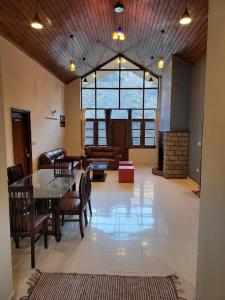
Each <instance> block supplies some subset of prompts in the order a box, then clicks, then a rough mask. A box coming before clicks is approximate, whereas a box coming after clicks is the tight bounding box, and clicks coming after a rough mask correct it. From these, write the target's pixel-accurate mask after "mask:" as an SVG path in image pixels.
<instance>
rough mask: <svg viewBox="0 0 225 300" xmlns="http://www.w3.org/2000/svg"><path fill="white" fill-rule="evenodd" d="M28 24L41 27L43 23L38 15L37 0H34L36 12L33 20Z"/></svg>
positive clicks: (37, 27) (35, 27) (36, 27)
mask: <svg viewBox="0 0 225 300" xmlns="http://www.w3.org/2000/svg"><path fill="white" fill-rule="evenodd" d="M30 26H31V27H32V28H34V29H39V30H40V29H43V24H42V23H41V20H40V18H39V16H38V0H36V12H35V16H34V18H33V20H32V21H31V23H30Z"/></svg>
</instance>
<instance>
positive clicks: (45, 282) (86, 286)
mask: <svg viewBox="0 0 225 300" xmlns="http://www.w3.org/2000/svg"><path fill="white" fill-rule="evenodd" d="M178 283H179V281H178V278H177V277H176V276H174V275H172V276H152V277H136V276H118V275H92V274H77V273H42V272H40V271H39V270H37V271H36V273H34V274H33V275H32V278H31V279H30V280H29V282H28V284H29V285H30V288H29V290H28V296H25V297H23V298H21V300H25V299H26V300H28V299H29V300H77V299H79V300H145V299H148V300H178V299H184V298H182V297H179V296H178V290H177V289H176V285H177V284H178ZM179 292H181V290H179Z"/></svg>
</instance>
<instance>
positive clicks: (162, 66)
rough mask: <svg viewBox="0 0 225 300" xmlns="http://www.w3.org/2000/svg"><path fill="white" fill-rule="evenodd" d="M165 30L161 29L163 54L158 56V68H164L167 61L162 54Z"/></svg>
mask: <svg viewBox="0 0 225 300" xmlns="http://www.w3.org/2000/svg"><path fill="white" fill-rule="evenodd" d="M164 33H165V31H164V30H162V31H161V55H160V56H159V58H158V62H157V66H158V69H160V70H162V69H163V68H164V64H165V61H164V58H163V55H162V46H163V35H164Z"/></svg>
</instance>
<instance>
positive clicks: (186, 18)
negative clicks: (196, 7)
mask: <svg viewBox="0 0 225 300" xmlns="http://www.w3.org/2000/svg"><path fill="white" fill-rule="evenodd" d="M191 22H192V18H191V15H190V14H189V11H188V9H187V7H186V9H185V11H184V13H183V15H182V16H181V18H180V24H181V25H188V24H190V23H191Z"/></svg>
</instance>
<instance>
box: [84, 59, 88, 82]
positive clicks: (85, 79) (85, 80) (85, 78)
mask: <svg viewBox="0 0 225 300" xmlns="http://www.w3.org/2000/svg"><path fill="white" fill-rule="evenodd" d="M85 60H86V58H85V57H83V62H84V64H85V74H86V63H85ZM83 84H84V85H87V84H88V80H87V76H86V75H85V77H84V80H83Z"/></svg>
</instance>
